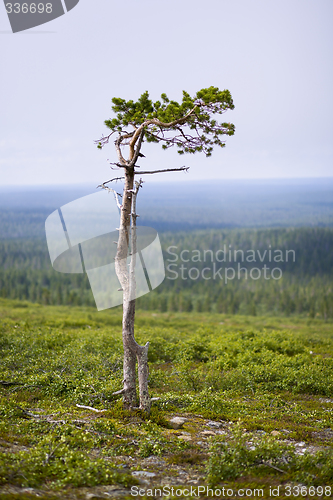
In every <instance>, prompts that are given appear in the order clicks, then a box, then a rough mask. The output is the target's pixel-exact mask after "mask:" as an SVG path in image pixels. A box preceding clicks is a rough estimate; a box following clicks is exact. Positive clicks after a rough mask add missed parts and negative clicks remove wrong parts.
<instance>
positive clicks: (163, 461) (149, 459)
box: [144, 455, 166, 466]
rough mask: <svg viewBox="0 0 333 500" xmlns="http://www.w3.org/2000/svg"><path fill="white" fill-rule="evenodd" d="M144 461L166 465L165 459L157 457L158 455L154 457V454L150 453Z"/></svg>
mask: <svg viewBox="0 0 333 500" xmlns="http://www.w3.org/2000/svg"><path fill="white" fill-rule="evenodd" d="M144 463H147V464H154V465H157V466H158V465H159V466H162V465H166V461H165V460H163V458H158V457H155V456H154V455H151V456H150V457H148V458H146V459H145V460H144Z"/></svg>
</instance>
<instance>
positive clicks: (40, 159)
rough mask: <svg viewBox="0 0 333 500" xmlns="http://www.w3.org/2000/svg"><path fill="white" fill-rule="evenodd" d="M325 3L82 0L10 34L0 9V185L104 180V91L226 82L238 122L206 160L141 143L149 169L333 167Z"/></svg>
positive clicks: (202, 174)
mask: <svg viewBox="0 0 333 500" xmlns="http://www.w3.org/2000/svg"><path fill="white" fill-rule="evenodd" d="M332 20H333V2H332V0H311V1H309V0H279V1H273V0H233V1H231V0H228V1H226V0H205V1H204V2H203V1H198V0H191V1H189V0H177V1H175V0H168V1H167V2H162V1H161V0H127V1H126V2H120V1H113V0H80V2H79V4H78V5H77V6H76V7H75V8H74V9H73V10H71V11H70V12H69V13H67V14H65V15H64V16H62V17H60V18H58V19H56V20H54V21H52V22H50V23H48V24H45V25H42V26H40V27H38V28H34V29H32V30H28V31H26V32H22V33H16V34H12V33H11V31H10V25H9V21H8V18H7V15H6V12H5V7H4V5H3V3H2V4H1V5H0V32H1V33H0V44H1V50H0V67H1V80H0V81H1V93H0V116H1V125H0V126H1V134H0V179H1V180H0V185H2V186H4V185H13V184H19V185H31V184H75V183H86V182H87V183H88V182H89V183H92V184H98V183H100V182H102V181H105V180H107V179H109V178H110V175H111V176H112V173H111V171H110V169H109V166H108V163H107V158H109V159H110V160H111V161H115V160H116V157H115V151H114V148H113V145H112V144H111V145H109V146H108V147H106V148H105V149H104V150H103V151H102V152H100V151H98V150H97V149H96V146H95V145H94V142H93V141H94V139H98V138H99V137H100V136H101V135H102V134H103V133H106V131H107V129H106V128H105V126H104V125H103V122H104V120H105V119H107V118H109V117H110V116H111V98H112V97H113V96H119V97H124V98H126V99H131V98H133V99H137V98H138V97H139V96H140V94H141V93H142V92H144V91H145V90H148V91H149V92H150V95H151V97H152V98H153V99H157V98H159V96H160V94H161V93H162V92H165V93H167V94H168V96H169V97H170V98H172V99H176V100H177V99H180V98H181V92H182V90H183V89H184V90H187V91H188V92H189V93H191V94H194V93H195V92H196V91H197V90H199V89H201V88H203V87H209V86H211V85H214V86H217V87H219V88H221V89H224V88H227V89H229V90H230V92H231V94H232V96H233V99H234V104H235V110H234V111H230V112H228V113H227V114H226V115H224V119H225V120H226V121H232V122H233V123H234V124H235V126H236V133H235V135H234V136H233V137H228V138H227V145H226V147H225V148H224V149H220V150H216V151H214V153H213V156H212V157H211V158H207V159H206V158H205V156H204V155H200V154H197V155H186V156H182V157H180V156H179V155H177V153H176V151H167V152H165V151H163V150H162V149H161V148H160V147H159V146H156V145H151V144H144V145H143V152H144V154H145V155H146V159H144V160H143V161H142V162H140V165H141V167H144V169H145V170H146V169H156V168H171V167H177V166H182V165H187V166H190V167H191V169H190V172H189V174H183V173H181V174H178V175H177V174H174V176H173V174H171V175H167V174H162V175H160V176H159V178H158V176H154V181H157V180H159V181H165V180H173V179H177V180H178V181H184V180H189V179H200V178H206V179H207V178H211V179H214V178H220V179H221V178H222V179H223V178H268V177H269V178H287V177H328V176H333V126H332V117H333V97H332V96H333V92H332V89H333V29H332Z"/></svg>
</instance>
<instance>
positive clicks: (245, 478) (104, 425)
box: [0, 299, 333, 499]
mask: <svg viewBox="0 0 333 500" xmlns="http://www.w3.org/2000/svg"><path fill="white" fill-rule="evenodd" d="M0 321H1V326H0V349H1V353H2V358H1V366H0V485H1V486H0V497H1V498H4V499H6V498H20V499H25V498H36V496H38V498H73V499H74V498H75V499H76V498H77V499H79V498H87V494H88V495H96V496H97V497H98V496H99V497H102V498H103V495H104V498H106V494H107V493H108V495H109V496H108V498H110V495H112V491H116V489H117V491H118V492H119V491H120V493H122V494H123V498H127V497H128V498H132V496H131V495H130V488H131V487H132V486H135V485H137V486H138V487H143V486H142V484H141V486H140V481H142V480H141V479H140V478H137V476H135V475H133V474H132V472H134V471H135V470H140V471H144V470H148V471H150V472H153V473H154V474H155V476H152V477H151V478H149V480H146V481H149V484H148V486H147V484H146V485H144V487H145V488H150V487H151V488H153V487H154V488H155V487H158V486H161V485H163V484H164V485H166V484H170V485H172V484H175V485H177V484H178V485H180V484H184V485H186V484H192V485H195V484H197V485H202V484H205V485H210V486H214V487H219V485H220V486H221V485H227V486H228V487H230V488H233V489H234V490H236V488H242V487H246V488H259V487H262V488H264V490H265V494H267V497H269V494H268V488H269V486H271V487H277V486H281V488H287V487H296V485H298V484H300V483H301V484H302V485H303V486H304V488H310V486H313V487H314V488H319V487H321V486H322V487H325V486H326V487H327V488H328V487H330V486H331V485H332V482H333V449H332V438H333V430H332V429H333V422H332V416H333V323H332V322H329V321H327V322H324V321H321V320H320V319H307V318H297V317H292V318H287V319H286V318H273V317H246V316H232V315H218V314H216V315H214V314H206V313H201V314H199V313H197V314H186V313H174V314H171V313H151V312H142V311H138V313H137V318H136V337H137V339H138V341H139V342H140V343H144V342H146V341H147V340H149V341H150V348H149V361H150V390H151V396H152V397H158V398H159V399H158V400H157V401H155V402H154V404H153V407H152V413H151V415H150V417H149V420H147V419H145V418H144V416H143V415H141V414H140V413H139V412H137V413H135V412H126V411H124V410H123V409H122V404H121V401H120V400H119V397H116V396H113V392H115V391H117V390H119V389H120V388H121V381H122V342H121V310H120V308H115V309H111V310H108V311H103V312H96V311H95V310H94V309H93V308H87V307H66V306H59V307H56V306H41V305H38V304H30V303H27V302H19V301H10V300H4V299H0ZM76 404H80V405H86V406H92V407H94V408H95V409H99V410H105V411H103V412H94V411H92V410H89V409H84V408H79V407H77V406H76ZM176 415H177V416H184V417H186V418H187V422H186V423H185V425H184V427H183V428H182V429H179V430H174V429H172V428H171V427H170V425H169V423H168V421H169V420H170V418H171V417H172V416H176ZM212 420H213V422H212ZM188 481H190V483H188ZM288 485H289V486H288ZM290 485H291V486H290ZM283 491H285V490H283ZM283 491H282V490H281V491H280V493H281V498H285V496H284V493H283ZM304 491H305V490H304ZM306 491H307V492H308V493H307V494H308V495H309V498H310V497H311V498H313V497H316V496H318V497H320V496H322V497H325V495H326V496H327V497H329V496H330V495H331V493H330V490H329V489H326V490H325V489H323V494H322V495H320V491H321V490H320V489H319V490H318V489H317V490H311V492H310V493H309V491H310V490H306ZM332 491H333V490H331V492H332ZM110 492H111V493H110ZM312 492H314V494H312ZM329 493H330V494H329ZM149 496H151V495H149V494H148V496H147V498H148V497H149ZM301 496H303V497H304V496H305V495H303V494H301ZM202 497H204V495H203V496H202ZM91 498H92V497H91ZM276 498H280V496H276Z"/></svg>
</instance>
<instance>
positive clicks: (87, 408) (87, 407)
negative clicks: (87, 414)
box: [75, 404, 107, 413]
mask: <svg viewBox="0 0 333 500" xmlns="http://www.w3.org/2000/svg"><path fill="white" fill-rule="evenodd" d="M75 406H77V407H78V408H84V409H85V410H91V411H95V412H96V413H102V412H103V411H107V410H106V409H105V410H98V409H97V408H93V407H92V406H85V405H78V404H76V405H75Z"/></svg>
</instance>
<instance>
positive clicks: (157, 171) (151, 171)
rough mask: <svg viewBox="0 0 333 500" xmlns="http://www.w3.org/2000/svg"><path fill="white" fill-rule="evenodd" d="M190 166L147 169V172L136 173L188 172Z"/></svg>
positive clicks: (137, 173)
mask: <svg viewBox="0 0 333 500" xmlns="http://www.w3.org/2000/svg"><path fill="white" fill-rule="evenodd" d="M189 168H190V167H179V168H165V169H163V170H147V171H146V172H134V174H135V175H145V174H161V173H163V172H181V171H182V170H184V171H185V172H187V171H188V170H189Z"/></svg>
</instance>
